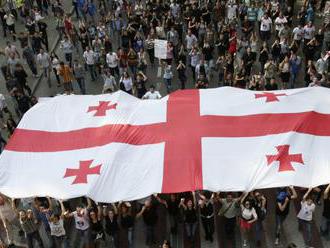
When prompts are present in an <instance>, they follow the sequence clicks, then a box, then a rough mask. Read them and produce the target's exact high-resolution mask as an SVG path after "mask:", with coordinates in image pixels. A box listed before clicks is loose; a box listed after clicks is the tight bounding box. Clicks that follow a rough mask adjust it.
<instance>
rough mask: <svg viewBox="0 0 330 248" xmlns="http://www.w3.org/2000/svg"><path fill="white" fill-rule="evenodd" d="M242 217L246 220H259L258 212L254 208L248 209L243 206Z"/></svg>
mask: <svg viewBox="0 0 330 248" xmlns="http://www.w3.org/2000/svg"><path fill="white" fill-rule="evenodd" d="M241 210H242V213H241V216H242V217H243V219H244V220H252V219H258V215H257V212H256V210H255V209H254V208H251V209H248V208H246V207H244V206H241Z"/></svg>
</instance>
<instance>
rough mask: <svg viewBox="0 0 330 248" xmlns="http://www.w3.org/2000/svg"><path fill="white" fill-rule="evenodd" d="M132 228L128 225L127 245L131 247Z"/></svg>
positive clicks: (132, 238) (132, 239) (132, 240)
mask: <svg viewBox="0 0 330 248" xmlns="http://www.w3.org/2000/svg"><path fill="white" fill-rule="evenodd" d="M133 234H134V228H133V227H130V228H128V229H127V239H128V247H129V248H133V247H134V246H133V242H134V235H133Z"/></svg>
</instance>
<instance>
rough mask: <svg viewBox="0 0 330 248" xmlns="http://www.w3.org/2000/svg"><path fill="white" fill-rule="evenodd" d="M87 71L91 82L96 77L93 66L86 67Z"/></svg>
mask: <svg viewBox="0 0 330 248" xmlns="http://www.w3.org/2000/svg"><path fill="white" fill-rule="evenodd" d="M87 66H88V69H89V73H90V74H91V78H92V81H95V79H96V77H97V75H96V71H95V65H87Z"/></svg>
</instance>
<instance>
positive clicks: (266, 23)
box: [260, 13, 272, 41]
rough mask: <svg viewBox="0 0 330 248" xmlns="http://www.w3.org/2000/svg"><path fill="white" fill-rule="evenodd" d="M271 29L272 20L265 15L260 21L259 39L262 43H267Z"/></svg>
mask: <svg viewBox="0 0 330 248" xmlns="http://www.w3.org/2000/svg"><path fill="white" fill-rule="evenodd" d="M271 29H272V19H271V18H270V17H269V16H268V15H267V13H265V14H264V16H263V17H262V18H261V20H260V38H261V39H262V40H263V41H268V40H269V39H270V35H271Z"/></svg>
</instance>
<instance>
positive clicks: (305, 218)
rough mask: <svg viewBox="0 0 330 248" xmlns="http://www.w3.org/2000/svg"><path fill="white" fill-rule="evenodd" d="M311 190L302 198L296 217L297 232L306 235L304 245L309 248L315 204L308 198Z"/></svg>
mask: <svg viewBox="0 0 330 248" xmlns="http://www.w3.org/2000/svg"><path fill="white" fill-rule="evenodd" d="M312 190H313V188H310V189H308V191H307V192H306V193H305V195H304V196H303V199H302V201H301V203H300V204H301V209H300V211H299V213H298V215H297V218H298V224H299V230H300V231H304V232H305V233H306V238H305V243H306V246H307V247H311V243H312V220H313V213H314V211H315V204H314V202H313V200H312V198H311V196H310V193H311V191H312Z"/></svg>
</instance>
